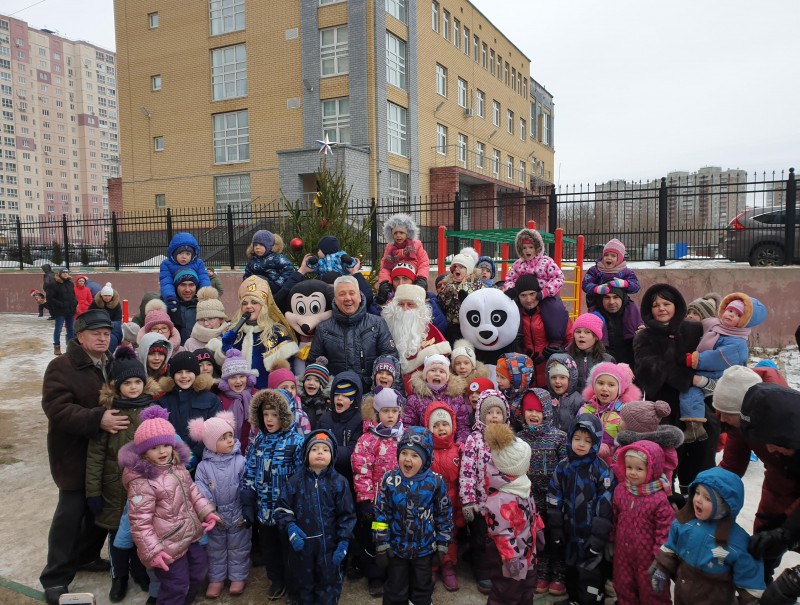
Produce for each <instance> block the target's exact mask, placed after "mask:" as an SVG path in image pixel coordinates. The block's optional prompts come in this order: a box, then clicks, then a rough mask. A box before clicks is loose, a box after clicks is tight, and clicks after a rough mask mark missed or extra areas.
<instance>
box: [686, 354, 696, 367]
mask: <svg viewBox="0 0 800 605" xmlns="http://www.w3.org/2000/svg"><path fill="white" fill-rule="evenodd" d="M686 367H687V368H691V367H694V353H687V354H686Z"/></svg>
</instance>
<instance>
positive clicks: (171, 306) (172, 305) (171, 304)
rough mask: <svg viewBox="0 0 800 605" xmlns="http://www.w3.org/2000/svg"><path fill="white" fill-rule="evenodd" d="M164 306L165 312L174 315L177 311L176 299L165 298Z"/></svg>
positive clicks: (171, 297) (172, 297)
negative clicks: (165, 307)
mask: <svg viewBox="0 0 800 605" xmlns="http://www.w3.org/2000/svg"><path fill="white" fill-rule="evenodd" d="M164 304H165V305H166V306H167V311H169V312H170V313H175V312H177V311H178V299H177V298H175V297H174V296H167V299H166V300H165V301H164Z"/></svg>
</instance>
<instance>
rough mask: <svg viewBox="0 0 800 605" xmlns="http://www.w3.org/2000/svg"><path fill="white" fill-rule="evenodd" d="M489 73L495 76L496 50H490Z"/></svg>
mask: <svg viewBox="0 0 800 605" xmlns="http://www.w3.org/2000/svg"><path fill="white" fill-rule="evenodd" d="M489 73H490V74H492V75H494V49H493V48H490V49H489Z"/></svg>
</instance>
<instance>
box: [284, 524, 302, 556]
mask: <svg viewBox="0 0 800 605" xmlns="http://www.w3.org/2000/svg"><path fill="white" fill-rule="evenodd" d="M288 530H289V543H290V544H291V545H292V549H293V550H294V552H300V551H301V550H303V547H304V546H305V545H306V540H305V537H306V533H305V532H304V531H303V530H302V529H300V528H299V527H297V525H296V524H295V523H289V527H288Z"/></svg>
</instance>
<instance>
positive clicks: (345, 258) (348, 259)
mask: <svg viewBox="0 0 800 605" xmlns="http://www.w3.org/2000/svg"><path fill="white" fill-rule="evenodd" d="M354 262H355V261H353V257H352V256H350V255H349V254H342V265H344V266H345V267H348V266H352V265H353V263H354Z"/></svg>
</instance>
